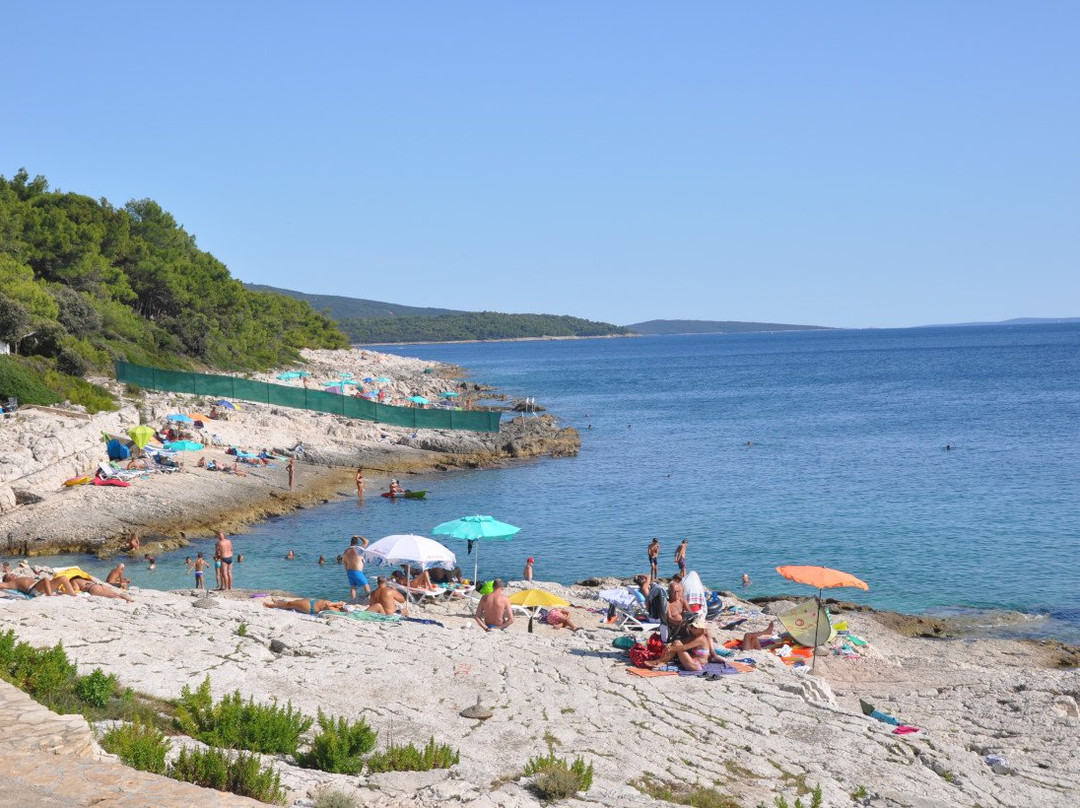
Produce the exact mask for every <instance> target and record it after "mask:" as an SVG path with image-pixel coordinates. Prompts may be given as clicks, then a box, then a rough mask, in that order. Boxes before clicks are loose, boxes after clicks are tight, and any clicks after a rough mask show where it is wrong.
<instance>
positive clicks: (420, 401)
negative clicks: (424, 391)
mask: <svg viewBox="0 0 1080 808" xmlns="http://www.w3.org/2000/svg"><path fill="white" fill-rule="evenodd" d="M409 401H411V402H413V403H414V404H430V403H431V402H429V401H428V400H427V399H426V398H424V397H423V396H409Z"/></svg>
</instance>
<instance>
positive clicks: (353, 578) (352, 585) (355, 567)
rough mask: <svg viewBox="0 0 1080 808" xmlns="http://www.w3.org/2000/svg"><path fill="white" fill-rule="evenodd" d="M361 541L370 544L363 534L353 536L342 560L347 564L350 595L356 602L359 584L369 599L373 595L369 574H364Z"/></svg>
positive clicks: (366, 544) (365, 544)
mask: <svg viewBox="0 0 1080 808" xmlns="http://www.w3.org/2000/svg"><path fill="white" fill-rule="evenodd" d="M360 542H363V543H364V547H367V546H368V540H367V539H365V538H364V537H363V536H353V537H352V541H351V542H350V543H349V547H348V549H347V550H345V553H344V554H343V555H342V560H341V563H342V564H344V565H345V574H346V575H347V576H349V597H350V598H351V599H352V602H353V603H356V588H357V587H358V586H362V587H364V592H365V594H366V595H367V596H368V598H369V599H370V597H371V584H369V583H368V579H367V576H366V575H364V556H363V555H362V553H361V550H362V549H363V548H362V547H361V546H360Z"/></svg>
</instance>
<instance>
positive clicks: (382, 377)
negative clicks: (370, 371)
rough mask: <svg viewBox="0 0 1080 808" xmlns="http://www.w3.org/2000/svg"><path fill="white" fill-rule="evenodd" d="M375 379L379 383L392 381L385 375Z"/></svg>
mask: <svg viewBox="0 0 1080 808" xmlns="http://www.w3.org/2000/svg"><path fill="white" fill-rule="evenodd" d="M375 381H377V382H378V383H379V384H389V383H390V379H388V378H386V377H385V376H379V377H378V378H377V379H375Z"/></svg>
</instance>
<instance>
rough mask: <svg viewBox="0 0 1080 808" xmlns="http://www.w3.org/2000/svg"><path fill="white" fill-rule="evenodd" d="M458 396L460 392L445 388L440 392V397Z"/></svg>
mask: <svg viewBox="0 0 1080 808" xmlns="http://www.w3.org/2000/svg"><path fill="white" fill-rule="evenodd" d="M457 397H458V394H457V393H454V392H452V391H450V390H445V391H443V392H442V393H439V398H457Z"/></svg>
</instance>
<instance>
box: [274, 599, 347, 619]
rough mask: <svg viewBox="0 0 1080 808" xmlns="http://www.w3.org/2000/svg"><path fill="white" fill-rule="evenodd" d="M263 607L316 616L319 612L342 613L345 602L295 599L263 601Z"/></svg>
mask: <svg viewBox="0 0 1080 808" xmlns="http://www.w3.org/2000/svg"><path fill="white" fill-rule="evenodd" d="M263 606H265V607H266V608H267V609H288V610H289V611H291V612H300V614H310V615H316V614H319V612H343V611H345V601H343V600H339V601H330V600H324V599H322V598H296V599H295V600H275V601H273V602H271V601H267V600H264V601H263Z"/></svg>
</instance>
